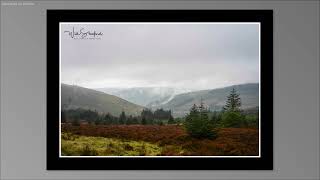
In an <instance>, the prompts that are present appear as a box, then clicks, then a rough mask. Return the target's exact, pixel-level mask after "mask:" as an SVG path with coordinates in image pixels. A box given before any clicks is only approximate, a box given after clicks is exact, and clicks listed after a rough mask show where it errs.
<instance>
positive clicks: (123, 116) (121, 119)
mask: <svg viewBox="0 0 320 180" xmlns="http://www.w3.org/2000/svg"><path fill="white" fill-rule="evenodd" d="M126 120H127V117H126V114H125V112H124V111H122V113H121V114H120V117H119V124H125V123H126Z"/></svg>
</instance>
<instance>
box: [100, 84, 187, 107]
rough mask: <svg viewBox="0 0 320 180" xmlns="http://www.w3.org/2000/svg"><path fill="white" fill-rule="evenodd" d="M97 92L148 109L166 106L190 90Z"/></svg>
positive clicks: (149, 88)
mask: <svg viewBox="0 0 320 180" xmlns="http://www.w3.org/2000/svg"><path fill="white" fill-rule="evenodd" d="M97 90H98V91H101V92H105V93H108V94H112V95H115V96H118V97H120V98H123V99H125V100H128V101H130V102H133V103H135V104H139V105H141V106H148V107H152V106H154V105H161V104H165V103H167V102H168V101H170V100H171V99H172V98H173V97H174V96H175V95H176V94H180V93H185V92H189V90H185V89H176V88H171V87H135V88H99V89H97Z"/></svg>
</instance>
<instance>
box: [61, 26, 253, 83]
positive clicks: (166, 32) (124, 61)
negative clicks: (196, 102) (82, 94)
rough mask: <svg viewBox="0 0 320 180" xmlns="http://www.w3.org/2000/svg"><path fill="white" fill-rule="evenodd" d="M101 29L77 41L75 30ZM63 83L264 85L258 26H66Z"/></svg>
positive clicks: (62, 27) (62, 65)
mask: <svg viewBox="0 0 320 180" xmlns="http://www.w3.org/2000/svg"><path fill="white" fill-rule="evenodd" d="M73 27H74V28H75V30H79V29H81V28H84V29H85V30H90V31H94V30H95V31H97V32H99V31H101V32H103V36H102V37H101V39H100V40H90V39H77V40H75V39H72V38H71V37H70V36H69V35H68V34H67V33H64V31H66V30H67V31H70V30H72V28H73ZM61 81H62V82H63V83H67V84H77V85H80V86H84V87H88V88H101V87H142V86H143V87H145V86H148V87H150V86H170V87H177V88H188V89H211V88H216V87H223V86H228V85H232V84H241V83H249V82H258V81H259V25H258V24H81V25H79V24H63V25H61Z"/></svg>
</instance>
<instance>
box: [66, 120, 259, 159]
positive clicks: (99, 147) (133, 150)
mask: <svg viewBox="0 0 320 180" xmlns="http://www.w3.org/2000/svg"><path fill="white" fill-rule="evenodd" d="M62 154H63V155H102V156H126V155H127V156H256V155H259V132H258V129H256V128H221V129H219V131H218V138H216V139H195V138H192V137H190V136H188V134H187V133H186V131H185V129H184V127H183V126H180V125H163V126H160V125H80V126H72V125H69V124H68V125H67V124H63V125H62Z"/></svg>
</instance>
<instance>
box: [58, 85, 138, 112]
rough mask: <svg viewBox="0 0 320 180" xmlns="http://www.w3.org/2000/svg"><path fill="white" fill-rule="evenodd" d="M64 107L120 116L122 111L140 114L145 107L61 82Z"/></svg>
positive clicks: (62, 106) (62, 105)
mask: <svg viewBox="0 0 320 180" xmlns="http://www.w3.org/2000/svg"><path fill="white" fill-rule="evenodd" d="M61 108H62V109H77V108H82V109H90V110H95V111H97V112H99V113H110V114H112V115H113V116H119V115H120V113H121V112H122V111H125V112H126V114H127V115H134V116H137V115H140V113H141V111H142V110H143V109H144V107H142V106H139V105H137V104H134V103H131V102H129V101H127V100H124V99H121V98H119V97H117V96H113V95H110V94H106V93H103V92H100V91H96V90H93V89H88V88H84V87H80V86H75V85H67V84H61Z"/></svg>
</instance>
